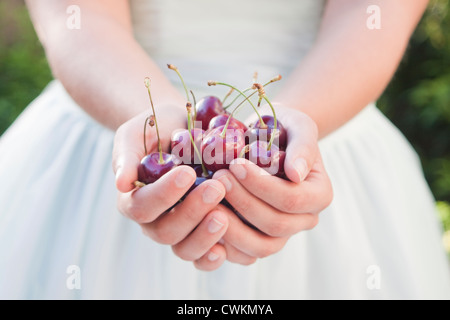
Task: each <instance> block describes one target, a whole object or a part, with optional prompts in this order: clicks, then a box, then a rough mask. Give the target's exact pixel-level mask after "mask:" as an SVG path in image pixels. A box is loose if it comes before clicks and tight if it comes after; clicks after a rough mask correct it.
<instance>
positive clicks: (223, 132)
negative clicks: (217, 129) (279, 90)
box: [220, 91, 266, 138]
mask: <svg viewBox="0 0 450 320" xmlns="http://www.w3.org/2000/svg"><path fill="white" fill-rule="evenodd" d="M256 92H258V91H255V92H253V93H252V94H251V95H249V96H248V97H246V98H245V99H244V100H242V101H241V102H240V103H239V104H238V105H237V106H236V108H234V110H233V111H232V112H231V114H230V115H229V116H228V119H227V122H225V126H224V127H223V130H222V132H221V134H220V136H221V137H222V138H225V134H226V131H227V129H228V126H229V125H230V122H231V118H233V117H234V114H235V113H236V112H237V111H238V110H239V109H240V108H239V107H240V106H241V105H242V104H243V103H244V102H245V101H247V100H248V99H250V97H251V96H252V95H254V94H255V93H256ZM249 101H250V100H249ZM257 114H258V113H257ZM258 116H259V114H258ZM259 119H260V121H261V122H262V124H263V125H266V124H265V123H264V121H263V120H262V118H261V116H259Z"/></svg>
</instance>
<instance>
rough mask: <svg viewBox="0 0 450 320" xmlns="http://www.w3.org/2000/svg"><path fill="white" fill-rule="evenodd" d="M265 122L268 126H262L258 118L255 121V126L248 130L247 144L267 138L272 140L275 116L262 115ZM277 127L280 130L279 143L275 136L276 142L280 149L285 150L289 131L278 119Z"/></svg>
mask: <svg viewBox="0 0 450 320" xmlns="http://www.w3.org/2000/svg"><path fill="white" fill-rule="evenodd" d="M261 118H262V119H263V122H264V123H265V124H266V125H267V128H261V122H260V121H259V120H258V121H256V122H255V123H254V125H253V127H252V128H251V129H250V130H249V131H248V132H247V141H246V142H247V144H248V143H251V142H253V141H256V140H266V141H270V138H271V137H272V132H273V128H274V125H275V124H274V118H273V116H269V115H264V116H262V117H261ZM277 129H278V130H279V131H278V132H279V134H278V143H277V138H275V140H274V143H275V144H276V145H278V146H279V147H280V149H282V150H285V149H286V147H287V132H286V129H285V128H284V127H283V124H282V123H281V122H280V120H278V119H277Z"/></svg>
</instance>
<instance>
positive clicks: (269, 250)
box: [256, 241, 278, 259]
mask: <svg viewBox="0 0 450 320" xmlns="http://www.w3.org/2000/svg"><path fill="white" fill-rule="evenodd" d="M277 251H278V250H277V249H276V247H275V245H274V243H273V241H269V242H268V243H266V244H265V245H264V246H261V247H259V248H258V250H257V251H256V257H257V258H260V259H262V258H266V257H268V256H270V255H272V254H274V253H275V252H277Z"/></svg>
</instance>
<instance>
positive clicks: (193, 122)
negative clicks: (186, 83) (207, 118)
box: [190, 90, 197, 127]
mask: <svg viewBox="0 0 450 320" xmlns="http://www.w3.org/2000/svg"><path fill="white" fill-rule="evenodd" d="M190 92H191V95H192V100H193V101H194V119H192V124H193V125H194V127H195V121H197V100H196V99H195V95H194V93H193V92H192V90H190Z"/></svg>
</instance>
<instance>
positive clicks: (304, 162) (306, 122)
mask: <svg viewBox="0 0 450 320" xmlns="http://www.w3.org/2000/svg"><path fill="white" fill-rule="evenodd" d="M294 118H295V119H294ZM283 124H284V126H285V127H286V130H287V135H288V145H287V148H286V159H285V162H284V171H285V174H286V176H287V177H288V178H289V180H291V181H293V182H295V183H300V182H302V181H303V180H305V179H306V177H307V176H308V174H309V172H310V171H311V168H312V166H313V164H314V162H315V160H316V158H317V155H318V154H319V147H318V130H317V125H316V124H315V122H314V121H313V120H312V119H311V118H309V117H308V116H307V115H306V114H303V113H299V115H298V116H297V115H296V116H295V117H292V118H291V119H289V120H287V121H283ZM291 124H292V125H291Z"/></svg>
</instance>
